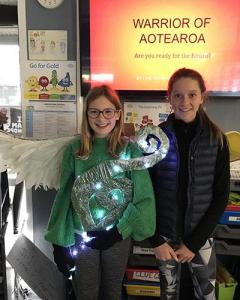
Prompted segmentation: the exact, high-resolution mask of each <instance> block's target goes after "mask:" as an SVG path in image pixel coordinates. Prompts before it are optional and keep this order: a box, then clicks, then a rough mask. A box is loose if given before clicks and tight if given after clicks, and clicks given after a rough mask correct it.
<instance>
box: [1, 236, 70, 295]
mask: <svg viewBox="0 0 240 300" xmlns="http://www.w3.org/2000/svg"><path fill="white" fill-rule="evenodd" d="M7 260H8V262H9V263H10V264H11V265H12V267H13V268H14V269H15V271H16V272H17V273H18V274H19V275H20V276H21V278H22V279H23V280H24V281H25V282H26V283H27V285H28V286H29V287H30V288H31V289H32V290H33V291H34V293H36V294H37V295H38V297H40V298H41V299H42V300H65V299H66V293H65V282H64V278H63V276H62V274H61V273H60V272H59V271H58V269H57V267H56V265H55V264H54V263H53V262H52V261H51V260H50V259H49V258H48V257H47V256H46V255H45V254H43V253H42V252H41V251H40V250H39V249H38V248H37V247H36V246H35V245H34V244H33V243H32V242H31V241H30V240H29V239H28V238H27V237H26V236H24V235H20V236H19V237H18V239H17V241H16V242H15V244H14V245H13V247H12V249H11V251H10V252H9V254H8V256H7Z"/></svg>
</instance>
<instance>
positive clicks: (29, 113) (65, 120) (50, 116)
mask: <svg viewBox="0 0 240 300" xmlns="http://www.w3.org/2000/svg"><path fill="white" fill-rule="evenodd" d="M24 112H25V128H26V137H33V138H36V139H44V138H56V137H63V136H70V135H74V134H75V133H76V122H77V120H76V102H69V101H68V102H64V101H61V102H60V101H56V102H49V101H28V102H27V105H26V106H25V109H24Z"/></svg>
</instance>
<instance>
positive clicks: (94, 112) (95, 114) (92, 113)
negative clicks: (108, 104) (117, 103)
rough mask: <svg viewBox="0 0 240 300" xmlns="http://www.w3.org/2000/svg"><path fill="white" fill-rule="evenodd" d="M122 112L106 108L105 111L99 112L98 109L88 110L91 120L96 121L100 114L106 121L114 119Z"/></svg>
mask: <svg viewBox="0 0 240 300" xmlns="http://www.w3.org/2000/svg"><path fill="white" fill-rule="evenodd" d="M119 111H120V110H116V109H113V108H105V109H104V110H99V109H97V108H89V109H88V110H87V115H88V116H89V118H92V119H96V118H98V117H99V115H100V114H102V115H103V116H104V118H105V119H112V118H113V117H114V115H115V113H116V112H119Z"/></svg>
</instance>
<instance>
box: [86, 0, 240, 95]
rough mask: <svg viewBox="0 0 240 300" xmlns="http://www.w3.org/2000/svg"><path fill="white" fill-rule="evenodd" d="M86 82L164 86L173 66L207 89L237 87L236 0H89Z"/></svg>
mask: <svg viewBox="0 0 240 300" xmlns="http://www.w3.org/2000/svg"><path fill="white" fill-rule="evenodd" d="M89 9H90V13H89V14H90V81H91V83H92V84H93V85H95V84H99V83H108V84H111V86H112V87H113V88H115V89H118V90H166V88H167V81H168V78H169V76H170V75H171V74H172V73H173V72H174V71H175V70H176V69H178V68H182V67H188V68H194V69H196V70H198V71H199V72H201V73H202V74H203V75H204V77H205V80H206V83H207V87H208V89H209V90H211V91H219V92H238V91H240V50H239V49H240V1H239V0H228V1H219V0H211V1H209V0H194V1H190V0H188V1H187V0H182V1H179V0H171V1H166V0H132V1H129V0H121V1H109V0H90V6H89Z"/></svg>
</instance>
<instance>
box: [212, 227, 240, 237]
mask: <svg viewBox="0 0 240 300" xmlns="http://www.w3.org/2000/svg"><path fill="white" fill-rule="evenodd" d="M214 237H215V238H225V239H237V240H238V239H239V238H240V226H239V227H238V226H235V225H234V226H233V225H225V224H218V225H217V227H216V229H215V231H214Z"/></svg>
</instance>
